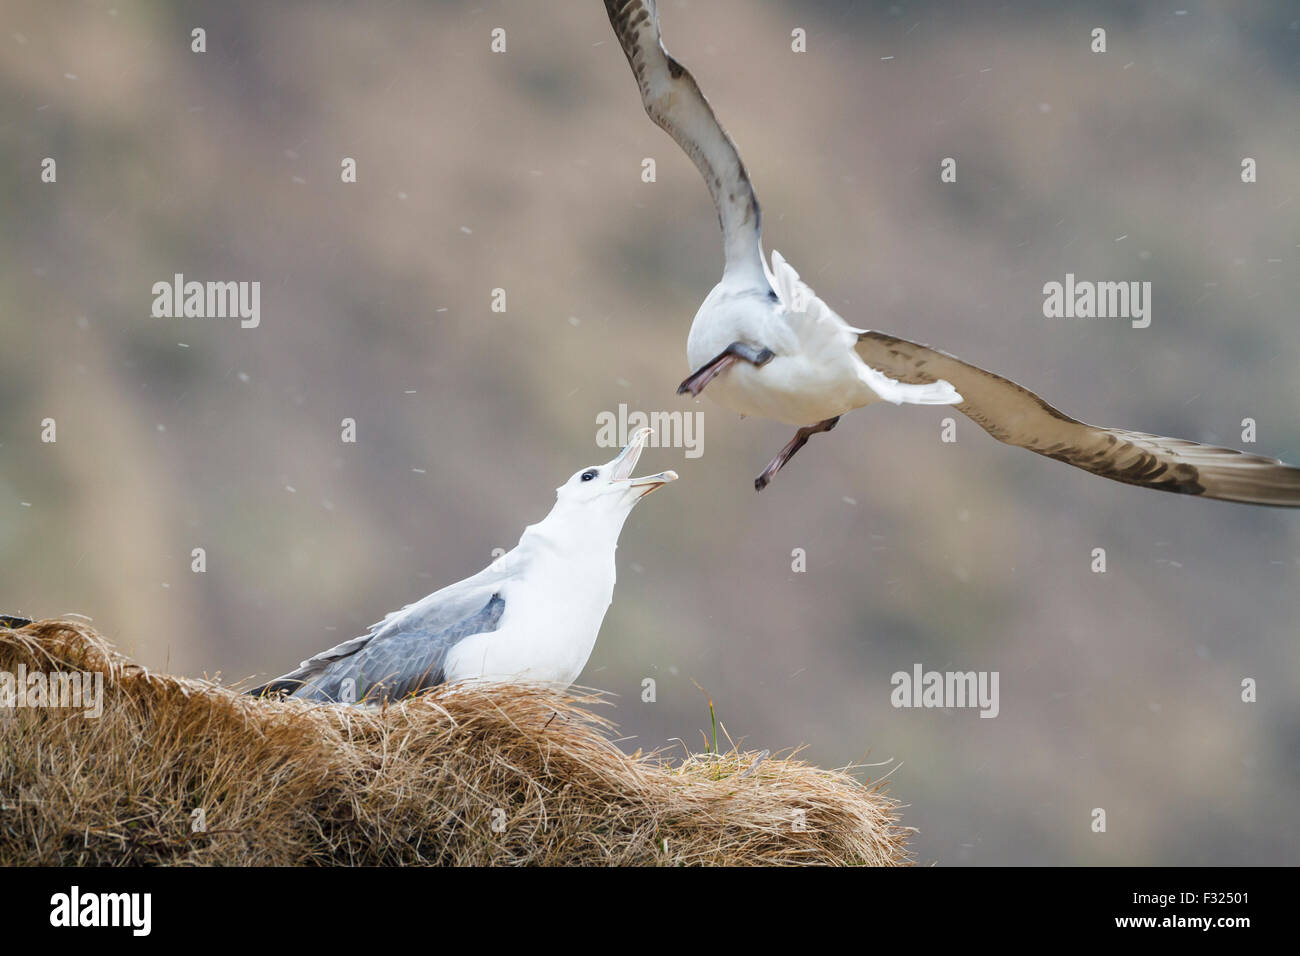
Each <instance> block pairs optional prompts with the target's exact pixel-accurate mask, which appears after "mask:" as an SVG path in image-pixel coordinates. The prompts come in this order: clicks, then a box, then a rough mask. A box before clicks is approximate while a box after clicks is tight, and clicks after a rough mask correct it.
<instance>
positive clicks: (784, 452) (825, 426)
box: [754, 415, 840, 491]
mask: <svg viewBox="0 0 1300 956" xmlns="http://www.w3.org/2000/svg"><path fill="white" fill-rule="evenodd" d="M839 420H840V417H839V416H838V415H836V416H835V417H834V418H828V419H826V420H825V421H824V422H818V423H817V424H816V425H806V426H804V427H803V428H801V429H799V430H798V431H797V432H795V433H794V437H793V438H791V439H790V441H789V443H788V444H787V445H786V446H785V447H784V448H782V449H781V450H780V451H779V452H777V454H776V457H775V458H773V459H772V460H771V461H770V462H768V463H767V467H766V468H764V469H763V473H762V474H760V475H759V476H758V477H757V478H755V479H754V490H755V491H762V490H763V489H764V488H766V487H767V486H768V483H769V482H771V480H772V479H773V478H774V477H775V476H776V473H777V472H778V471H780V470H781V469H782V468H784V467H785V464H786V462H788V461H789V460H790V459H791V458H793V457H794V456H795V453H796V452H798V451H799V449H800V448H802V447H803V446H804V445H806V444H808V439H809V438H811V437H812V436H813V435H816V434H817V433H818V432H828V431H830V430H831V429H832V428H834V427H835V425H836V423H838V422H839Z"/></svg>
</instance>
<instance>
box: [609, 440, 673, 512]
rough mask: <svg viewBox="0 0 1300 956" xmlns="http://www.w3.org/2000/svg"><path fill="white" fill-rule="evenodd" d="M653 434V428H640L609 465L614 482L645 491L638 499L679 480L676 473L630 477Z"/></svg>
mask: <svg viewBox="0 0 1300 956" xmlns="http://www.w3.org/2000/svg"><path fill="white" fill-rule="evenodd" d="M653 434H654V429H653V428H638V429H637V430H636V433H635V434H633V436H632V438H631V439H630V440H629V441H628V443H627V447H626V448H624V449H623V450H622V451H621V452H619V453H618V457H617V458H615V459H614V460H613V461H611V462H610V463H609V465H610V468H611V469H612V472H611V480H612V481H616V482H621V483H625V484H626V485H627V487H629V488H644V489H645V490H644V491H642V492H641V494H639V495H638V496H637V497H638V498H644V497H645V496H646V495H648V494H650V492H652V491H654V490H655V489H656V488H661V487H663V486H664V485H666V484H668V482H670V481H676V480H677V472H675V471H661V472H659V474H657V475H646V476H644V477H642V478H632V477H629V476H630V475H631V474H632V469H633V468H635V467H636V462H637V459H638V458H640V457H641V452H642V451H643V450H644V449H645V443H646V442H647V441H649V439H650V436H651V435H653Z"/></svg>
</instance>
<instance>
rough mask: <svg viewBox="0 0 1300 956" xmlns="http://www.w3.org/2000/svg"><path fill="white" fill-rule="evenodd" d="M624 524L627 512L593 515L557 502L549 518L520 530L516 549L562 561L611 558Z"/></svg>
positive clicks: (596, 513) (593, 513)
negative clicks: (543, 553) (552, 554)
mask: <svg viewBox="0 0 1300 956" xmlns="http://www.w3.org/2000/svg"><path fill="white" fill-rule="evenodd" d="M626 520H627V512H622V513H617V512H602V511H594V510H593V509H590V508H580V507H571V506H566V505H565V504H563V503H560V502H557V503H556V505H555V507H554V508H552V509H551V512H550V514H548V515H547V516H546V517H545V518H543V519H542V520H541V521H539V522H537V523H536V524H530V525H529V526H528V527H527V528H525V529H524V533H523V535H522V536H520V538H519V547H520V548H522V549H525V550H528V551H551V552H555V553H558V554H560V555H563V556H564V557H566V558H576V557H580V556H584V555H586V556H590V557H593V558H595V557H598V556H602V555H613V553H614V550H615V549H616V548H617V547H618V536H619V534H620V533H621V532H622V530H623V522H624V521H626Z"/></svg>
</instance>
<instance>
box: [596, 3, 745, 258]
mask: <svg viewBox="0 0 1300 956" xmlns="http://www.w3.org/2000/svg"><path fill="white" fill-rule="evenodd" d="M605 10H606V12H608V13H609V22H610V25H611V26H613V28H614V34H615V36H617V37H618V42H619V44H620V45H621V46H622V47H623V52H624V53H625V54H626V55H627V62H628V64H629V65H630V66H631V67H632V73H633V75H634V76H635V77H636V82H637V86H638V87H639V88H640V90H641V103H642V105H643V106H645V111H646V113H647V114H649V116H650V118H651V119H652V120H654V121H655V123H656V124H657V125H658V126H660V127H661V128H662V129H663V130H664V131H665V132H666V133H667V134H668V135H669V136H671V137H672V138H673V139H675V140H676V141H677V145H678V146H680V147H681V148H682V149H683V150H684V151H685V153H686V155H687V156H689V157H690V158H691V161H692V162H694V163H695V165H696V167H697V168H698V169H699V171H700V175H702V176H703V177H704V183H705V185H707V186H708V187H709V195H710V196H712V197H713V205H714V208H715V209H716V210H717V212H718V223H719V225H720V226H721V227H722V243H723V248H724V250H725V252H726V257H727V269H728V270H732V269H737V268H740V269H749V270H757V275H759V276H761V275H762V274H763V273H762V268H763V264H762V252H761V251H760V250H759V229H760V224H761V216H760V213H759V209H758V198H757V197H756V196H755V195H754V187H753V186H752V185H751V184H750V182H749V174H748V173H746V172H745V164H744V163H742V162H741V161H740V154H739V153H738V152H737V151H736V144H735V143H733V142H732V141H731V137H730V136H728V135H727V131H726V130H724V129H723V128H722V124H721V123H719V122H718V118H717V117H716V116H715V115H714V113H713V109H712V107H710V106H709V101H708V100H707V99H705V98H704V94H703V93H701V92H700V88H699V86H698V85H697V84H696V82H695V78H694V77H692V76H691V74H690V72H689V71H688V70H687V69H686V67H684V66H682V65H681V64H680V63H678V62H677V61H676V60H674V59H673V58H672V57H671V56H669V54H668V51H667V50H665V49H664V46H663V41H662V39H661V38H660V35H659V14H658V11H657V10H656V9H655V3H654V0H605Z"/></svg>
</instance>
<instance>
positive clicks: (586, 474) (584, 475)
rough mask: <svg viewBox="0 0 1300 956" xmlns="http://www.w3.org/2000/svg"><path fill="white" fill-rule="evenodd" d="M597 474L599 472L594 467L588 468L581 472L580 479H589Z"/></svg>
mask: <svg viewBox="0 0 1300 956" xmlns="http://www.w3.org/2000/svg"><path fill="white" fill-rule="evenodd" d="M598 474H600V472H598V471H597V470H596V469H595V468H589V469H588V470H587V471H584V472H583V473H582V480H583V481H591V479H593V478H595V477H596V476H597V475H598Z"/></svg>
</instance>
